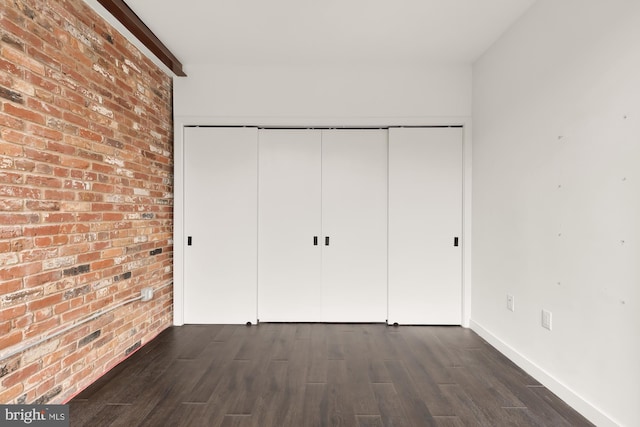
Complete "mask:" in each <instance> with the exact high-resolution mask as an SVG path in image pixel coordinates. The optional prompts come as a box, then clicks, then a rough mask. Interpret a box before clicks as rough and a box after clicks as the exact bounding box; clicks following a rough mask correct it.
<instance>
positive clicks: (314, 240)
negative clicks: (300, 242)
mask: <svg viewBox="0 0 640 427" xmlns="http://www.w3.org/2000/svg"><path fill="white" fill-rule="evenodd" d="M313 246H318V236H313Z"/></svg>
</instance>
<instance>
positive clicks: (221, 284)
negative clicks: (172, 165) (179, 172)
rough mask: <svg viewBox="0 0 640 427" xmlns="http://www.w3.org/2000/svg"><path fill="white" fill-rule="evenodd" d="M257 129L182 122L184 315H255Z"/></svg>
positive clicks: (228, 318)
mask: <svg viewBox="0 0 640 427" xmlns="http://www.w3.org/2000/svg"><path fill="white" fill-rule="evenodd" d="M257 144H258V131H257V129H256V128H186V129H185V145H184V147H185V148H184V150H185V177H184V178H185V216H184V218H185V222H184V224H185V234H186V235H187V236H191V237H190V239H191V245H189V244H188V240H187V241H185V242H182V244H184V245H185V247H184V253H185V265H184V277H185V285H184V287H185V289H184V290H185V299H184V320H185V323H209V324H210V323H246V322H254V323H255V322H256V303H257V290H256V283H257V265H256V257H257V242H256V235H257V226H256V225H257V196H258V193H257V188H258V176H257V165H258V157H257V155H258V145H257Z"/></svg>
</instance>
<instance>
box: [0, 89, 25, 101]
mask: <svg viewBox="0 0 640 427" xmlns="http://www.w3.org/2000/svg"><path fill="white" fill-rule="evenodd" d="M0 98H4V99H8V100H9V101H12V102H16V103H18V104H24V99H22V94H20V93H19V92H15V91H13V90H11V89H8V88H6V87H2V86H0Z"/></svg>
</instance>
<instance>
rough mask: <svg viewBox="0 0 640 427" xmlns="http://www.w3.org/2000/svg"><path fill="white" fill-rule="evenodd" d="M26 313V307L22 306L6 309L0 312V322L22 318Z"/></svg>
mask: <svg viewBox="0 0 640 427" xmlns="http://www.w3.org/2000/svg"><path fill="white" fill-rule="evenodd" d="M26 312H27V306H26V305H24V304H21V305H18V306H15V307H11V308H7V309H5V310H2V311H0V322H2V321H5V320H12V319H15V318H16V317H19V316H22V315H23V314H25V313H26Z"/></svg>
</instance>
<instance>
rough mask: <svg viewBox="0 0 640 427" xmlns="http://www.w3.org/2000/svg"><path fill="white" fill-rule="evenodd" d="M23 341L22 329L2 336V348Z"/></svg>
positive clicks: (0, 341) (0, 339)
mask: <svg viewBox="0 0 640 427" xmlns="http://www.w3.org/2000/svg"><path fill="white" fill-rule="evenodd" d="M20 341H22V331H14V332H12V333H11V334H9V335H3V336H0V350H2V349H4V348H7V347H11V346H12V345H16V344H18V343H19V342H20Z"/></svg>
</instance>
